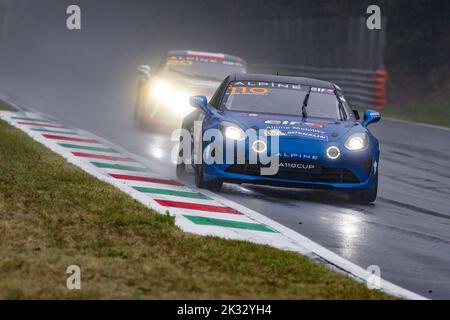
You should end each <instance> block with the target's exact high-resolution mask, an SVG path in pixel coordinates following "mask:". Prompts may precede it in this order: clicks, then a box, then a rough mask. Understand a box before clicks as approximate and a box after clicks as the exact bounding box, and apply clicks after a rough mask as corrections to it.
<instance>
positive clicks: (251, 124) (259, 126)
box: [223, 111, 360, 141]
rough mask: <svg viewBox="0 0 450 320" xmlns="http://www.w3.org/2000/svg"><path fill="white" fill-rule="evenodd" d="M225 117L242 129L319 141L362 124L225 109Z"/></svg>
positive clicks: (344, 132)
mask: <svg viewBox="0 0 450 320" xmlns="http://www.w3.org/2000/svg"><path fill="white" fill-rule="evenodd" d="M223 118H224V120H225V121H230V122H234V123H236V124H238V125H239V126H240V127H241V128H242V129H244V130H247V129H255V130H265V132H266V135H268V136H274V135H278V136H280V138H281V139H285V138H297V139H307V140H318V141H334V140H338V139H341V138H342V137H343V136H345V135H346V134H347V133H348V131H350V130H351V129H352V128H354V127H356V126H360V124H359V123H358V122H356V121H336V120H331V119H323V118H306V119H303V118H302V117H295V116H288V115H280V114H266V113H264V114H261V113H245V112H232V111H224V112H223Z"/></svg>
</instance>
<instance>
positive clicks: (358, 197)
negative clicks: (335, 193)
mask: <svg viewBox="0 0 450 320" xmlns="http://www.w3.org/2000/svg"><path fill="white" fill-rule="evenodd" d="M377 193H378V172H377V173H376V176H375V184H374V186H373V187H372V188H370V189H365V190H351V191H349V198H350V201H351V202H354V203H359V204H370V203H372V202H374V201H375V200H376V199H377Z"/></svg>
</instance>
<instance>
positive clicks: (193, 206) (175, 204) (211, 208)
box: [155, 199, 242, 215]
mask: <svg viewBox="0 0 450 320" xmlns="http://www.w3.org/2000/svg"><path fill="white" fill-rule="evenodd" d="M155 201H156V202H158V203H159V204H160V205H162V206H164V207H172V208H181V209H191V210H199V211H210V212H218V213H229V214H237V215H242V213H240V212H239V211H237V210H234V209H232V208H228V207H220V206H213V205H208V204H197V203H190V202H181V201H172V200H158V199H155Z"/></svg>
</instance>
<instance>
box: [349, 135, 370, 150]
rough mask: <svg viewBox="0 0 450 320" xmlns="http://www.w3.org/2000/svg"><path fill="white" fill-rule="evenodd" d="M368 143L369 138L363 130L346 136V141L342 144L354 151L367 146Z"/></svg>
mask: <svg viewBox="0 0 450 320" xmlns="http://www.w3.org/2000/svg"><path fill="white" fill-rule="evenodd" d="M368 143H369V139H368V138H367V134H366V133H363V132H358V133H354V134H352V135H351V136H350V137H348V139H347V141H345V144H344V146H345V147H346V148H347V149H348V150H351V151H356V150H363V149H365V148H367V145H368Z"/></svg>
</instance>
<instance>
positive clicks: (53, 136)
mask: <svg viewBox="0 0 450 320" xmlns="http://www.w3.org/2000/svg"><path fill="white" fill-rule="evenodd" d="M43 136H44V138H47V139H55V140H64V141H76V142H92V143H96V142H97V140H95V139H84V138H73V137H64V136H56V135H53V134H43Z"/></svg>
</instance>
